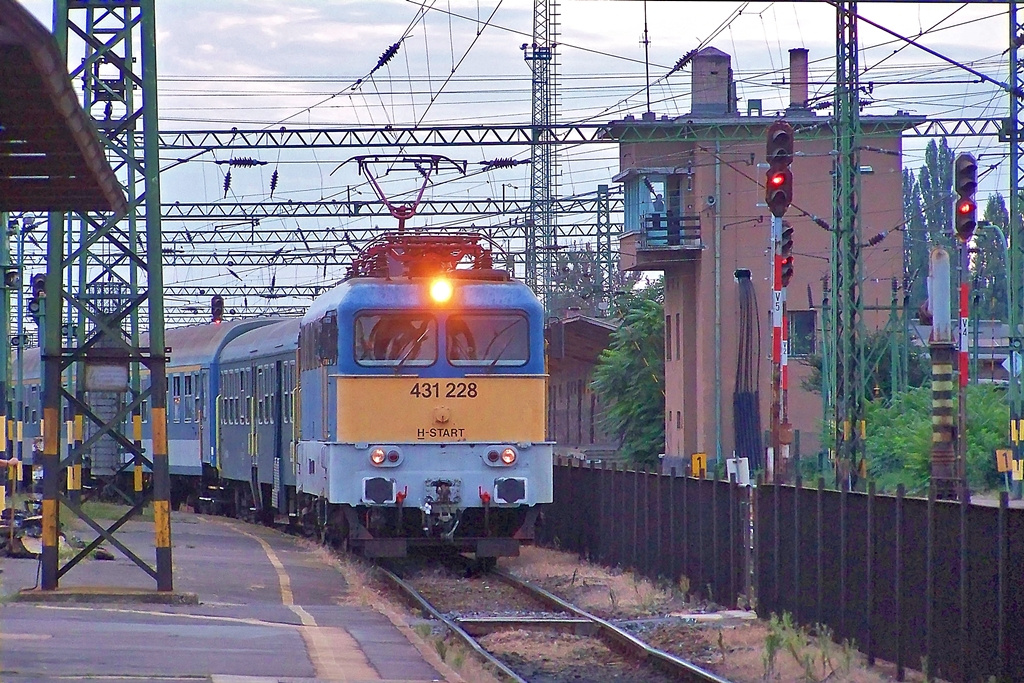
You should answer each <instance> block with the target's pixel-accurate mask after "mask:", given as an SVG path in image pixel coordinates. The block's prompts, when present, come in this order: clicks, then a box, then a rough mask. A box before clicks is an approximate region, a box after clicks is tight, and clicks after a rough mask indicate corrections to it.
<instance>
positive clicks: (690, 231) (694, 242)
mask: <svg viewBox="0 0 1024 683" xmlns="http://www.w3.org/2000/svg"><path fill="white" fill-rule="evenodd" d="M643 228H644V231H643V241H642V243H641V246H642V247H643V248H645V249H662V248H666V247H686V248H690V249H699V248H700V247H701V241H700V216H676V215H674V214H672V213H669V214H660V213H648V214H645V215H644V216H643Z"/></svg>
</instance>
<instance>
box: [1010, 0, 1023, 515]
mask: <svg viewBox="0 0 1024 683" xmlns="http://www.w3.org/2000/svg"><path fill="white" fill-rule="evenodd" d="M1018 9H1019V8H1018V6H1017V3H1016V2H1011V3H1010V6H1009V15H1010V17H1009V18H1010V22H1009V23H1010V38H1009V45H1010V47H1009V55H1010V78H1009V81H1008V84H1009V86H1010V89H1009V93H1008V95H1009V98H1010V119H1009V121H1008V125H1007V126H1006V128H1007V131H1006V133H1007V136H1008V138H1009V143H1010V197H1009V200H1008V201H1009V214H1010V225H1009V227H1008V231H1009V241H1010V245H1009V254H1008V256H1009V258H1008V263H1007V270H1008V271H1009V272H1008V275H1009V277H1008V279H1009V281H1010V286H1009V299H1010V320H1009V323H1010V330H1009V347H1010V354H1011V355H1010V363H1011V366H1010V373H1009V375H1010V378H1009V384H1010V386H1009V399H1010V429H1009V432H1010V433H1009V437H1010V441H1011V443H1012V446H1013V459H1014V463H1013V464H1014V469H1015V472H1020V471H1021V468H1022V467H1024V462H1022V456H1024V453H1022V444H1024V391H1022V384H1021V383H1022V378H1021V376H1020V374H1019V373H1017V372H1015V370H1018V369H1019V365H1018V364H1017V363H1014V362H1013V359H1014V357H1015V356H1014V354H1018V355H1016V358H1018V359H1019V358H1020V357H1021V355H1020V354H1024V331H1022V330H1021V323H1022V322H1024V320H1022V319H1024V311H1022V307H1024V226H1022V225H1021V219H1022V216H1021V209H1022V207H1021V198H1020V184H1021V156H1022V154H1021V151H1022V150H1021V144H1022V140H1021V126H1022V125H1024V116H1022V112H1021V102H1020V97H1021V95H1020V94H1021V93H1022V92H1024V77H1022V75H1021V69H1022V67H1024V64H1022V62H1021V42H1020V41H1021V36H1024V25H1022V24H1021V21H1020V16H1019V15H1018ZM1015 366H1016V367H1015ZM1018 476H1019V475H1018ZM1015 479H1016V477H1015ZM1014 494H1015V496H1016V497H1019V496H1020V494H1021V490H1020V481H1016V482H1015V487H1014Z"/></svg>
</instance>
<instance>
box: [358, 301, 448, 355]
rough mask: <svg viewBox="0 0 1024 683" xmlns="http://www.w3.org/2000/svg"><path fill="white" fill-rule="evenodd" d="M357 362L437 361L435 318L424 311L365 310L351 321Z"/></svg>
mask: <svg viewBox="0 0 1024 683" xmlns="http://www.w3.org/2000/svg"><path fill="white" fill-rule="evenodd" d="M353 332H354V339H355V354H356V362H357V363H359V364H360V365H364V366H371V367H372V366H389V365H393V366H406V365H409V366H426V365H432V364H433V363H434V362H435V361H437V322H436V321H435V320H434V318H433V317H431V316H429V315H426V314H423V313H364V314H362V315H358V316H356V319H355V323H354V329H353Z"/></svg>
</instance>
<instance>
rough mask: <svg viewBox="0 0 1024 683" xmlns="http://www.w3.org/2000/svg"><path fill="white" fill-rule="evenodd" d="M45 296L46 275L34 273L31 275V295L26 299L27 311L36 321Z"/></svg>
mask: <svg viewBox="0 0 1024 683" xmlns="http://www.w3.org/2000/svg"><path fill="white" fill-rule="evenodd" d="M45 298H46V276H45V275H43V274H42V273H36V274H35V275H33V276H32V297H31V298H30V299H29V300H28V312H29V314H31V315H32V317H33V318H34V319H35V321H36V322H39V316H40V315H41V314H42V312H43V300H44V299H45Z"/></svg>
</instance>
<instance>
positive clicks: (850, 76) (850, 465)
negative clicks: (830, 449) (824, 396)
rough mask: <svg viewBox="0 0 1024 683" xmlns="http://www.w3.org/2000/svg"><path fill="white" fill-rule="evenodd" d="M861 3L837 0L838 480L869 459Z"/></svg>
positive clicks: (853, 475) (846, 481)
mask: <svg viewBox="0 0 1024 683" xmlns="http://www.w3.org/2000/svg"><path fill="white" fill-rule="evenodd" d="M857 49H858V47H857V3H856V2H839V3H836V94H835V120H834V122H833V133H834V135H835V142H836V151H837V153H838V155H837V158H836V172H835V181H834V186H833V195H834V200H835V201H834V211H835V216H834V220H833V222H832V226H833V230H834V232H833V242H832V243H833V254H834V258H833V267H832V284H833V294H834V304H833V311H834V318H833V320H834V322H835V327H834V332H835V336H836V357H835V359H834V363H835V367H836V374H835V385H834V387H833V389H834V392H835V394H834V396H835V398H834V405H835V435H836V444H837V448H836V465H837V467H836V483H837V485H839V486H842V487H846V486H849V485H850V484H852V483H854V482H856V481H857V476H858V474H859V472H860V470H861V469H862V465H863V462H864V438H863V437H864V434H865V432H866V428H867V425H866V424H865V422H864V410H865V406H864V401H865V392H864V384H865V380H864V349H863V329H862V327H863V301H862V299H861V282H862V279H863V263H862V261H861V256H860V249H861V226H860V215H859V201H860V138H861V131H860V98H859V79H860V76H859V64H858V54H857Z"/></svg>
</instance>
